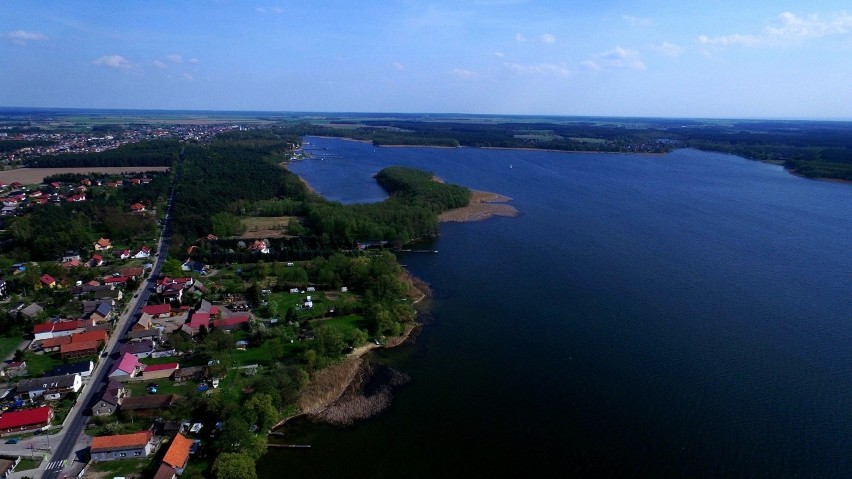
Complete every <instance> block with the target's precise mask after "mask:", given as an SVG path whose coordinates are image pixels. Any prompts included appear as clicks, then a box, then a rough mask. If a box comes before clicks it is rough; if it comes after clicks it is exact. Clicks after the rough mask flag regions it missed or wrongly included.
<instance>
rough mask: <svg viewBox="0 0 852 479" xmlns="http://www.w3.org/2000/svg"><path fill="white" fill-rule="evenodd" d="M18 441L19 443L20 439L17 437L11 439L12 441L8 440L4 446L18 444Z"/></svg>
mask: <svg viewBox="0 0 852 479" xmlns="http://www.w3.org/2000/svg"><path fill="white" fill-rule="evenodd" d="M20 441H21V438H19V437H13V438H12V439H8V440H7V441H6V444H17V443H19V442H20Z"/></svg>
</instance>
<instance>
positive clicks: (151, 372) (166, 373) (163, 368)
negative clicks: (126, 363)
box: [142, 363, 180, 381]
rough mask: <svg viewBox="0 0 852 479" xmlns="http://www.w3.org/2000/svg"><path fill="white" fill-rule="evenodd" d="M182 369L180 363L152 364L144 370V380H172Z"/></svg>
mask: <svg viewBox="0 0 852 479" xmlns="http://www.w3.org/2000/svg"><path fill="white" fill-rule="evenodd" d="M179 368H180V365H179V364H178V363H165V364H152V365H150V366H145V369H144V370H142V379H143V380H145V381H149V380H152V379H166V378H170V377H171V376H172V374H174V373H175V371H177V370H178V369H179Z"/></svg>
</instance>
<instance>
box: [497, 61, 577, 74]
mask: <svg viewBox="0 0 852 479" xmlns="http://www.w3.org/2000/svg"><path fill="white" fill-rule="evenodd" d="M506 68H508V69H509V71H511V72H513V73H515V74H517V75H558V76H564V77H568V76H571V70H569V69H568V68H567V67H565V66H563V65H556V64H553V63H539V64H537V65H521V64H519V63H507V64H506Z"/></svg>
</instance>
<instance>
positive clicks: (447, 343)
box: [258, 138, 852, 478]
mask: <svg viewBox="0 0 852 479" xmlns="http://www.w3.org/2000/svg"><path fill="white" fill-rule="evenodd" d="M307 141H309V142H310V145H306V149H309V150H311V149H313V150H314V153H316V155H317V157H318V158H317V159H313V160H306V161H302V162H298V163H295V164H293V165H292V166H291V169H292V170H293V171H294V172H296V173H298V174H300V175H302V176H303V177H305V178H306V179H307V180H308V181H309V182H310V184H311V185H312V186H313V187H314V188H315V189H316V190H318V191H319V192H320V193H322V194H323V195H325V196H326V197H328V198H330V199H333V200H338V201H342V202H346V203H350V202H367V201H380V200H381V199H382V198H384V196H385V195H384V192H383V191H382V190H381V188H379V187H378V186H377V185H376V184H375V181H374V180H373V178H372V175H373V174H374V173H376V172H377V171H378V170H380V169H381V168H383V167H385V166H389V165H408V166H414V167H418V168H422V169H426V170H430V171H432V172H434V173H435V174H436V175H438V176H440V177H442V178H443V179H445V180H446V181H448V182H451V183H457V184H461V185H464V186H468V187H471V188H474V189H480V190H486V191H493V192H497V193H501V194H504V195H507V196H510V197H512V198H514V201H512V202H511V204H512V205H514V206H515V207H516V208H518V210H520V216H519V217H517V218H495V219H491V220H488V221H485V222H482V223H468V224H442V226H441V234H440V236H439V238H437V239H436V240H434V241H432V242H430V243H429V244H427V245H425V246H424V247H428V248H430V249H436V250H439V254H437V255H427V254H408V255H403V256H401V261H402V262H403V263H404V264H406V265H407V267H408V269H409V270H411V272H413V273H414V274H415V275H417V276H419V277H421V278H423V279H425V280H426V281H427V282H429V283H430V284H431V285H432V287H433V288H434V290H435V293H436V294H435V298H434V299H433V300H432V301H431V304H430V307H431V312H432V316H433V320H432V321H431V322H430V323H429V324H427V325H426V326H425V327H424V328H423V329H422V331H421V333H420V334H419V335H418V336H417V338H416V341H414V342H413V343H412V344H410V345H407V346H404V347H402V348H399V349H396V350H390V351H383V352H380V353H378V354H376V355H374V356H373V358H374V360H376V361H379V362H382V363H386V364H389V365H391V366H393V367H395V368H397V369H400V370H402V371H403V372H405V373H407V374H408V375H410V376H411V382H410V383H408V384H406V385H405V386H403V387H402V388H401V389H399V390H398V392H397V394H396V396H395V398H394V402H393V404H392V406H391V407H390V409H389V410H387V411H386V412H385V413H384V414H382V415H381V416H379V417H377V418H374V419H371V420H368V421H364V422H361V423H358V424H356V425H355V426H353V427H349V428H343V429H341V428H335V427H331V426H326V425H320V424H314V423H311V422H308V421H295V422H293V423H292V424H290V425H288V426H287V428H286V430H287V431H288V434H289V435H290V436H289V437H288V438H287V442H291V443H303V444H311V445H312V448H311V449H301V450H283V449H270V453H269V454H267V456H265V457H264V459H263V460H262V461H261V462H260V463H259V465H258V471H259V473H260V475H261V477H265V478H274V477H281V475H282V474H286V476H287V477H311V478H316V477H347V478H359V477H376V478H381V477H388V478H390V477H506V475H507V474H508V475H515V476H518V477H535V476H539V477H566V476H569V477H574V476H583V477H605V476H615V475H618V476H656V477H730V476H740V477H742V476H745V477H792V476H799V477H801V476H814V477H852V459H850V452H852V185H849V184H841V183H832V182H824V181H815V180H807V179H803V178H798V177H795V176H792V175H790V174H788V173H787V172H785V171H784V170H783V169H782V168H780V167H777V166H772V165H766V164H762V163H758V162H754V161H749V160H745V159H742V158H739V157H735V156H729V155H722V154H714V153H705V152H700V151H694V150H678V151H675V152H673V153H671V154H668V155H661V156H640V155H616V154H574V153H555V152H543V151H510V150H484V149H469V148H460V149H437V148H378V149H376V148H374V147H372V146H371V145H369V144H366V143H359V142H352V141H345V140H338V139H325V138H307Z"/></svg>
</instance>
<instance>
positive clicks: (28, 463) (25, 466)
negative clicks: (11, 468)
mask: <svg viewBox="0 0 852 479" xmlns="http://www.w3.org/2000/svg"><path fill="white" fill-rule="evenodd" d="M43 459H44V458H43V457H34V458H33V459H30V458H28V457H22V458H21V462H19V463H18V466H17V467H16V468H15V472H20V471H29V470H30V469H35V468H37V467H38V465H39V464H41V461H42V460H43Z"/></svg>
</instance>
